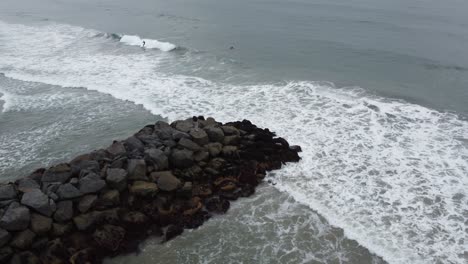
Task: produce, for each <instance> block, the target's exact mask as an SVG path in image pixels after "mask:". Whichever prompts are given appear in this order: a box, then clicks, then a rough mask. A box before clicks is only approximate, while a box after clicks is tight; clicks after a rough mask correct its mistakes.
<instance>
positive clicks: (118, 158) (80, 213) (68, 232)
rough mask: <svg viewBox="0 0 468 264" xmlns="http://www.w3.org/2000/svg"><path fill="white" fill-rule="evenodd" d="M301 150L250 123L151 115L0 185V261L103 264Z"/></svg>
mask: <svg viewBox="0 0 468 264" xmlns="http://www.w3.org/2000/svg"><path fill="white" fill-rule="evenodd" d="M298 152H300V147H299V146H289V144H288V142H287V141H286V140H285V139H283V138H280V137H276V135H275V134H274V133H272V132H270V131H269V130H268V129H261V128H258V127H256V126H255V125H253V124H252V123H251V122H249V121H247V120H244V121H242V122H230V123H226V124H222V123H219V122H216V121H215V120H214V119H213V118H207V119H206V120H205V119H204V118H203V117H198V118H192V119H187V120H179V121H175V122H173V123H172V124H168V123H165V122H162V121H158V122H157V123H156V124H151V125H147V126H145V127H144V128H143V129H141V130H140V131H139V132H138V133H136V134H135V135H133V136H131V137H129V138H127V139H125V140H123V141H114V142H113V143H112V145H110V146H109V147H108V148H107V149H99V150H96V151H93V152H91V153H89V154H84V155H80V156H78V157H76V158H74V159H73V160H71V161H70V162H68V163H62V164H57V165H55V166H53V167H50V168H41V169H38V170H36V171H34V172H33V173H32V174H31V175H29V176H28V177H25V178H22V179H19V180H17V181H16V182H14V183H5V184H0V263H15V264H16V263H47V264H55V263H57V264H59V263H73V264H78V263H102V260H103V258H105V257H112V256H115V255H118V254H125V253H129V252H132V251H136V250H137V248H138V243H139V242H141V241H142V240H143V239H145V238H147V237H148V236H162V239H163V241H167V240H169V239H172V238H174V237H175V236H177V235H179V234H181V233H182V232H183V230H184V229H186V228H196V227H198V226H200V225H202V224H203V222H204V221H206V220H207V219H209V218H210V217H211V216H212V215H214V214H222V213H224V212H226V211H227V210H228V209H229V206H230V202H231V201H234V200H236V199H238V198H239V197H247V196H250V195H252V194H253V193H254V192H255V187H256V186H257V185H258V184H259V183H260V182H261V181H262V180H263V179H264V177H265V174H266V172H267V171H270V170H275V169H280V168H281V166H282V165H283V164H284V163H285V162H297V161H299V159H300V157H299V155H298Z"/></svg>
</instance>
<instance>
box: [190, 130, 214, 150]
mask: <svg viewBox="0 0 468 264" xmlns="http://www.w3.org/2000/svg"><path fill="white" fill-rule="evenodd" d="M190 136H191V137H192V140H193V142H195V143H197V144H198V145H200V146H203V145H205V144H208V143H209V142H210V139H209V138H208V134H207V133H206V132H205V130H203V129H200V128H199V129H195V128H194V129H191V130H190Z"/></svg>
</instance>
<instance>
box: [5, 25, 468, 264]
mask: <svg viewBox="0 0 468 264" xmlns="http://www.w3.org/2000/svg"><path fill="white" fill-rule="evenodd" d="M89 32H90V31H89V30H86V29H82V28H78V27H72V26H67V25H60V26H47V27H37V26H36V27H31V26H24V25H14V24H7V23H3V22H0V40H1V42H2V43H3V45H2V46H0V71H1V72H3V73H5V75H6V76H8V77H11V78H15V79H19V80H25V81H34V82H41V83H47V84H52V85H60V86H62V87H85V88H87V89H90V90H96V91H99V92H102V93H106V94H110V95H112V96H114V97H115V98H118V99H122V100H129V101H132V102H134V103H135V104H141V105H143V106H144V107H145V108H146V109H148V110H150V111H151V112H152V113H153V114H156V115H161V116H163V117H167V118H169V120H176V119H178V118H180V117H183V116H190V115H193V114H194V113H203V114H204V115H206V116H207V115H213V116H216V117H217V119H219V120H221V121H227V120H231V119H239V118H247V119H250V120H252V122H255V123H257V124H259V125H261V126H264V127H271V128H272V129H273V130H274V131H277V132H278V133H280V134H281V135H286V138H287V140H288V141H290V142H292V143H293V144H300V145H301V146H303V150H304V153H303V155H302V156H303V157H304V160H303V161H302V162H301V163H299V164H295V165H289V166H287V167H286V168H285V169H284V170H282V171H281V172H279V173H278V174H279V175H278V174H277V176H276V177H275V179H279V180H278V182H277V183H278V184H277V185H276V187H277V188H278V189H280V190H282V191H285V192H288V193H289V194H290V195H291V196H293V197H294V198H295V199H296V200H298V201H300V202H302V203H304V204H306V205H308V206H310V207H311V208H312V209H315V210H317V211H318V212H319V213H320V214H322V215H323V216H325V217H326V218H327V220H328V221H329V222H330V223H331V224H333V225H335V226H338V227H340V228H342V229H343V230H344V232H345V234H346V235H347V236H348V237H349V238H352V239H355V240H356V241H358V242H359V243H360V244H361V245H363V246H365V247H367V248H368V249H369V250H371V251H372V252H374V253H376V254H378V255H380V256H382V257H383V258H384V259H385V260H386V261H388V262H390V263H428V262H444V263H445V262H446V263H463V262H464V261H465V260H466V259H465V257H464V254H466V251H465V250H466V246H467V243H468V242H467V241H466V235H465V232H464V228H465V226H464V219H466V211H467V210H468V208H467V204H468V200H467V193H466V190H467V187H468V176H467V175H468V144H467V141H466V139H467V138H468V135H467V134H466V131H468V122H467V121H464V120H461V119H460V118H459V117H458V116H457V115H455V114H450V113H442V112H438V111H435V110H432V109H428V108H425V107H422V106H419V105H415V104H409V103H407V102H404V101H397V100H390V99H387V98H381V97H377V96H370V95H368V94H366V93H365V92H364V91H363V90H362V89H349V88H348V89H337V88H335V87H333V85H332V84H327V83H316V82H301V81H292V82H286V83H281V84H257V85H232V84H225V83H217V82H212V81H209V80H206V79H202V78H198V77H193V76H184V75H177V74H163V73H161V70H160V69H161V68H164V67H165V63H170V62H168V61H167V60H164V61H160V60H158V59H157V58H156V59H155V58H154V57H149V55H148V54H145V53H132V54H112V53H104V52H102V50H101V49H100V47H101V46H102V45H103V43H102V41H104V40H99V41H97V40H92V39H89V37H88V34H89ZM93 32H94V31H93ZM52 39H53V41H54V42H55V44H56V45H50V41H51V40H52ZM83 42H85V43H86V45H83ZM77 43H79V44H77ZM64 47H66V49H67V50H66V52H63V48H64ZM175 59H176V58H175Z"/></svg>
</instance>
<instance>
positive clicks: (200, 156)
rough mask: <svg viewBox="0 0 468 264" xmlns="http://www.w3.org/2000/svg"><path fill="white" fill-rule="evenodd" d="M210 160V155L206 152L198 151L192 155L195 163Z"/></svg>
mask: <svg viewBox="0 0 468 264" xmlns="http://www.w3.org/2000/svg"><path fill="white" fill-rule="evenodd" d="M209 158H210V153H209V152H208V151H204V150H200V151H197V152H195V153H194V154H193V159H194V160H195V161H196V162H200V161H204V160H208V159H209Z"/></svg>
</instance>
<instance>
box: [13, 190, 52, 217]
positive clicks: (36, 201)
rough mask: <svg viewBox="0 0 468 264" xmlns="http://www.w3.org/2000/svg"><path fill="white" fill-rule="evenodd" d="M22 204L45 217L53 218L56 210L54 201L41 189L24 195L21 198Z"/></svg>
mask: <svg viewBox="0 0 468 264" xmlns="http://www.w3.org/2000/svg"><path fill="white" fill-rule="evenodd" d="M21 203H22V204H24V205H26V206H27V207H29V208H32V209H34V210H35V211H37V212H39V213H41V214H43V215H45V216H51V215H52V214H53V213H54V209H55V208H54V204H55V203H54V201H53V200H51V199H49V196H47V195H45V194H44V193H43V192H41V190H39V189H32V190H31V191H29V192H26V193H24V194H23V197H22V198H21Z"/></svg>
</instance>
